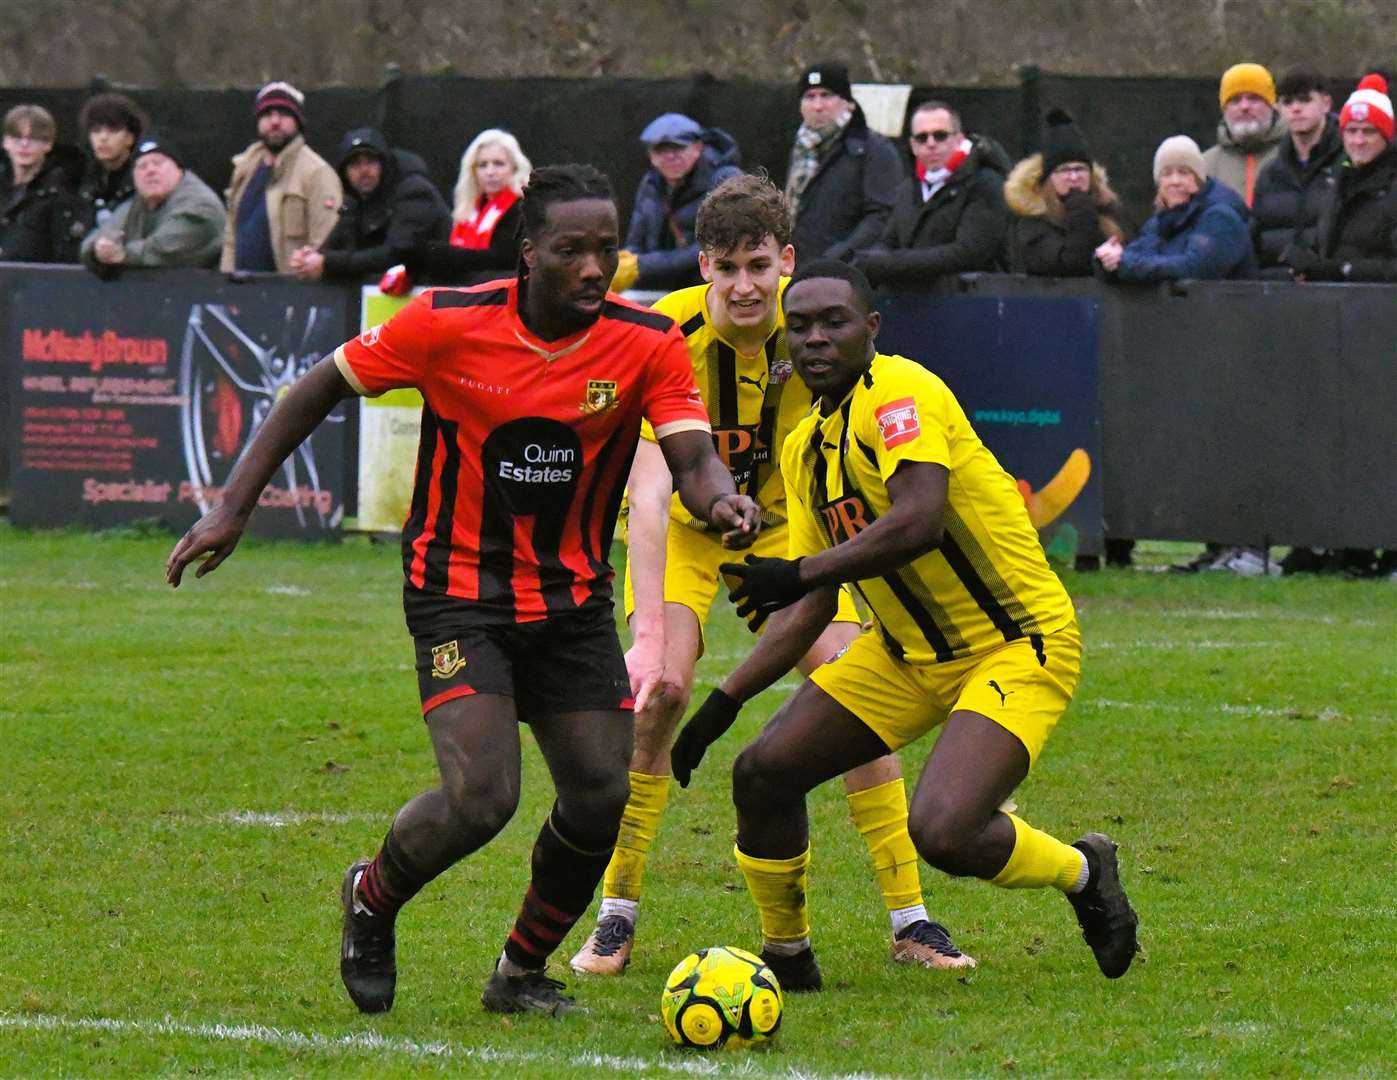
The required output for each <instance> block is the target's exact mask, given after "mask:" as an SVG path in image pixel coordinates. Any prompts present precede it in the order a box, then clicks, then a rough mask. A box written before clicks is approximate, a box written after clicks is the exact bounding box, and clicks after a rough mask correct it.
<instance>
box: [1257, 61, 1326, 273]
mask: <svg viewBox="0 0 1397 1080" xmlns="http://www.w3.org/2000/svg"><path fill="white" fill-rule="evenodd" d="M1327 85H1328V83H1327V80H1326V79H1325V77H1324V76H1323V75H1321V74H1320V73H1319V72H1318V71H1316V70H1315V69H1314V68H1311V67H1306V66H1300V67H1293V68H1291V69H1290V70H1289V71H1287V72H1286V73H1285V74H1284V75H1282V76H1281V81H1280V83H1279V85H1278V86H1277V87H1276V93H1277V100H1278V101H1279V102H1280V109H1281V115H1282V117H1284V119H1285V123H1286V128H1287V129H1288V130H1289V131H1290V138H1289V139H1285V140H1283V141H1282V142H1281V145H1280V150H1279V152H1278V153H1277V154H1276V157H1275V159H1274V160H1273V161H1272V162H1271V164H1269V165H1267V166H1266V168H1264V169H1262V170H1261V175H1260V177H1258V178H1257V181H1256V200H1255V202H1254V204H1253V206H1252V214H1253V220H1252V236H1253V238H1254V240H1255V242H1256V256H1257V261H1258V262H1259V263H1260V266H1261V271H1262V276H1263V277H1275V276H1279V277H1290V275H1291V270H1290V268H1289V267H1288V266H1282V265H1281V253H1282V252H1283V251H1284V250H1285V249H1286V248H1287V247H1289V246H1291V245H1292V244H1293V245H1295V246H1297V247H1301V248H1315V246H1316V241H1315V227H1316V225H1317V224H1318V223H1319V213H1320V210H1321V208H1322V207H1323V206H1324V203H1325V202H1326V201H1327V199H1328V197H1329V189H1330V187H1331V186H1332V185H1333V183H1334V179H1335V176H1336V175H1337V173H1338V170H1339V163H1340V161H1341V160H1342V157H1343V149H1344V146H1343V140H1342V139H1341V138H1340V137H1339V122H1338V118H1337V117H1335V116H1333V115H1332V114H1331V113H1330V109H1331V108H1332V107H1333V99H1332V98H1331V97H1330V96H1329V92H1328V90H1327V89H1326V87H1327Z"/></svg>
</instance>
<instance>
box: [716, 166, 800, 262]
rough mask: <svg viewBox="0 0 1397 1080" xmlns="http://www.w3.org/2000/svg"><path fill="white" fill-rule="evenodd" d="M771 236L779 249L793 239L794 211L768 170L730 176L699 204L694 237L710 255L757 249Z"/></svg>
mask: <svg viewBox="0 0 1397 1080" xmlns="http://www.w3.org/2000/svg"><path fill="white" fill-rule="evenodd" d="M768 236H772V237H774V238H775V240H776V246H777V247H779V248H784V247H785V246H786V245H787V244H789V243H790V242H791V211H790V206H789V204H787V202H786V196H785V195H783V194H781V189H780V188H778V187H777V186H776V185H775V184H773V183H772V182H771V178H770V177H768V176H767V175H766V172H765V170H761V171H758V172H755V173H740V174H739V175H737V176H730V177H728V178H727V179H726V180H724V181H723V182H722V183H721V184H719V185H718V186H717V187H715V188H714V189H713V190H712V191H710V192H709V193H708V195H707V196H706V197H705V198H704V200H703V203H702V204H701V205H700V206H699V211H698V219H697V221H696V222H695V228H694V238H695V239H696V240H697V241H698V245H699V247H700V248H701V249H703V250H704V251H706V252H709V253H710V254H714V255H726V254H729V253H730V252H733V251H736V250H737V249H738V247H739V246H742V247H747V248H754V247H756V246H757V245H758V244H760V243H761V242H762V241H763V240H765V239H766V238H767V237H768Z"/></svg>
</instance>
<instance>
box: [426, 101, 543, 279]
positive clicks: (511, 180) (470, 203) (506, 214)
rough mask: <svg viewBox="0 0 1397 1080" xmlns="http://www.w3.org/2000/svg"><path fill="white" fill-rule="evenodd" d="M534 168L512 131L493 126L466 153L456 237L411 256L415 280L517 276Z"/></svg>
mask: <svg viewBox="0 0 1397 1080" xmlns="http://www.w3.org/2000/svg"><path fill="white" fill-rule="evenodd" d="M532 171H533V165H532V163H531V162H530V161H529V159H528V158H527V157H526V156H525V154H524V151H523V149H522V148H521V147H520V145H519V140H518V139H516V138H515V137H514V136H513V135H511V134H510V133H509V132H507V131H501V130H500V129H499V128H487V129H486V130H484V131H482V132H481V133H480V134H479V135H477V136H476V137H475V138H474V139H472V140H471V143H470V145H469V146H467V147H466V152H465V153H464V154H462V155H461V172H460V175H459V176H458V177H457V179H456V190H455V193H454V194H455V206H454V207H453V208H452V211H451V222H452V225H451V235H450V236H449V237H442V238H439V239H434V240H432V241H431V242H430V243H428V244H427V246H426V248H425V249H419V250H418V251H416V252H414V253H413V254H411V255H409V257H408V259H407V260H406V261H407V270H408V272H409V273H410V274H411V275H412V276H413V277H414V278H422V279H425V280H427V281H432V282H438V283H442V284H458V283H464V282H467V281H470V280H471V279H472V278H473V277H478V276H479V275H481V274H484V273H490V272H493V271H498V272H500V273H504V274H508V273H512V272H513V271H514V269H515V267H516V266H518V264H519V196H520V195H521V194H522V193H523V191H524V185H525V184H527V183H528V182H529V174H530V173H531V172H532Z"/></svg>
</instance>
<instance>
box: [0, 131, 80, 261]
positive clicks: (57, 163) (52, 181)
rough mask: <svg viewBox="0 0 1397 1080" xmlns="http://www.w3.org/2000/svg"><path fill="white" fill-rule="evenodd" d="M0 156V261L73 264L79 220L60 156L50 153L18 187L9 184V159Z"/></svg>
mask: <svg viewBox="0 0 1397 1080" xmlns="http://www.w3.org/2000/svg"><path fill="white" fill-rule="evenodd" d="M55 149H57V148H55ZM0 159H3V165H0V262H36V263H75V262H77V261H78V245H80V244H81V243H82V238H83V232H84V229H83V221H82V215H81V214H80V213H79V211H78V205H77V194H76V192H75V190H74V184H73V182H72V179H71V177H72V176H73V175H74V174H73V173H72V172H70V171H69V169H68V168H65V166H64V164H63V161H64V159H63V156H62V155H61V154H54V153H50V154H49V155H48V157H46V158H45V159H44V163H43V165H42V166H41V167H40V169H39V172H38V174H37V175H36V176H35V177H34V179H32V180H30V181H29V183H27V184H25V185H24V187H22V188H15V187H12V186H11V184H10V176H11V172H10V162H9V158H8V157H5V156H3V155H0Z"/></svg>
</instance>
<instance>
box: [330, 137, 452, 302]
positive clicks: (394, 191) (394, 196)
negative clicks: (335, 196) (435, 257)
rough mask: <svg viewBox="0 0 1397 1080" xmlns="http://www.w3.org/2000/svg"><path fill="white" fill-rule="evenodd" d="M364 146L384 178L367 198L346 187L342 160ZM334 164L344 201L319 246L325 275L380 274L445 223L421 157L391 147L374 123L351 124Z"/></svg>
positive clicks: (445, 216) (447, 214)
mask: <svg viewBox="0 0 1397 1080" xmlns="http://www.w3.org/2000/svg"><path fill="white" fill-rule="evenodd" d="M365 149H368V150H372V151H373V152H374V153H376V154H377V155H378V158H379V160H380V161H382V162H383V177H382V179H381V180H379V183H378V187H376V188H374V190H373V192H372V193H371V194H370V195H369V196H368V197H367V198H361V197H360V195H359V193H358V192H357V191H355V190H354V188H353V187H351V186H350V183H349V179H348V177H347V176H346V175H345V165H346V164H347V163H348V161H349V159H350V158H351V157H353V156H354V155H355V154H357V153H361V152H363V151H364V150H365ZM335 168H336V171H337V172H338V173H339V176H340V182H341V183H342V184H343V185H344V204H343V205H342V206H341V207H340V217H339V221H338V222H336V224H335V227H334V229H333V230H332V231H331V233H330V235H329V236H328V237H326V239H325V243H324V244H323V245H321V248H320V253H321V254H322V255H324V256H325V272H324V276H325V279H326V280H329V281H334V280H340V281H348V280H356V279H360V278H363V277H366V276H370V275H375V274H380V273H382V272H383V271H384V270H387V269H388V268H389V267H390V266H394V265H396V264H397V263H400V262H404V261H405V260H406V259H407V257H408V254H409V253H410V252H412V251H415V250H417V249H419V248H422V247H425V246H426V244H427V242H428V241H429V240H430V239H431V238H432V237H433V236H435V235H436V234H437V233H438V232H440V231H442V230H444V229H446V228H448V227H449V222H450V218H451V212H450V211H449V210H448V209H447V206H446V202H445V201H444V200H443V199H442V197H441V193H440V192H438V191H437V189H436V187H435V186H434V185H433V184H432V182H431V181H430V180H429V179H427V167H426V165H425V163H424V162H423V161H422V159H421V158H420V157H418V156H417V155H416V154H413V153H409V152H408V151H406V150H390V149H389V148H388V142H387V140H386V139H384V137H383V136H382V135H381V134H379V132H377V131H375V130H374V129H373V128H367V127H366V128H355V129H354V130H353V131H351V132H349V133H348V134H346V135H345V137H344V138H343V139H341V140H340V146H339V152H338V154H337V157H336V165H335Z"/></svg>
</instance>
